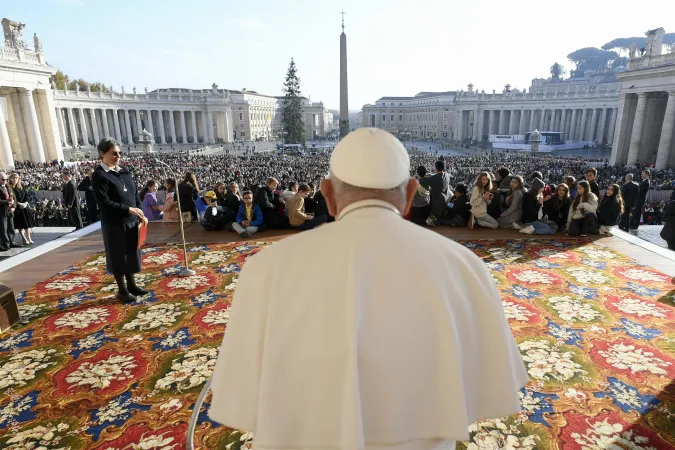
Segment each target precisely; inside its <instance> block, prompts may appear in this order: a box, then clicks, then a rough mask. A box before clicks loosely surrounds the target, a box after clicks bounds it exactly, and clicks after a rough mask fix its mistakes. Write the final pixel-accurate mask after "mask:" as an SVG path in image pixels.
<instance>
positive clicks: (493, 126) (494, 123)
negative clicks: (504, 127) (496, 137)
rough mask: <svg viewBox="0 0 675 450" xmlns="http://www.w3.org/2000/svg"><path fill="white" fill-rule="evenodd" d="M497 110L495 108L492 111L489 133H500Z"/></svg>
mask: <svg viewBox="0 0 675 450" xmlns="http://www.w3.org/2000/svg"><path fill="white" fill-rule="evenodd" d="M498 112H499V111H497V110H496V109H493V110H492V111H490V126H489V127H488V134H499V121H498V120H497V113H498Z"/></svg>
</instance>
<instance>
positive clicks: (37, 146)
mask: <svg viewBox="0 0 675 450" xmlns="http://www.w3.org/2000/svg"><path fill="white" fill-rule="evenodd" d="M21 96H22V97H23V108H24V114H25V118H24V123H25V126H26V134H27V135H28V142H29V146H30V155H31V159H32V160H33V162H45V161H46V159H45V151H44V148H43V147H42V137H41V136H40V123H39V122H38V118H37V112H36V111H35V102H34V101H33V91H29V90H26V91H25V92H22V93H21ZM75 139H76V142H77V135H75Z"/></svg>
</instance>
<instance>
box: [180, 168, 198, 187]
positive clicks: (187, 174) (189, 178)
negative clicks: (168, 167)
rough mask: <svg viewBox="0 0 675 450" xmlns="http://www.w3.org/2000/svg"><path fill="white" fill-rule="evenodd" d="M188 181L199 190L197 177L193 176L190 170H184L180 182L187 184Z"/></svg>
mask: <svg viewBox="0 0 675 450" xmlns="http://www.w3.org/2000/svg"><path fill="white" fill-rule="evenodd" d="M187 183H190V184H191V185H192V186H194V188H195V189H196V190H197V191H199V185H198V184H197V177H195V174H194V173H192V172H185V178H183V181H181V182H180V184H187Z"/></svg>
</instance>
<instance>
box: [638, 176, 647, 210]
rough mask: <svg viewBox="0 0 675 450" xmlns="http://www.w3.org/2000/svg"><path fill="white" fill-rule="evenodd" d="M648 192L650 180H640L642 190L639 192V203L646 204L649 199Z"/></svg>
mask: <svg viewBox="0 0 675 450" xmlns="http://www.w3.org/2000/svg"><path fill="white" fill-rule="evenodd" d="M647 192H649V180H648V179H647V180H642V181H640V192H639V193H638V204H640V205H644V204H645V202H646V201H647Z"/></svg>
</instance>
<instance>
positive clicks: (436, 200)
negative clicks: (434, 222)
mask: <svg viewBox="0 0 675 450" xmlns="http://www.w3.org/2000/svg"><path fill="white" fill-rule="evenodd" d="M419 182H420V184H421V185H422V187H424V188H425V189H428V190H429V191H430V192H431V213H432V214H434V215H435V216H436V217H443V216H444V215H445V211H446V209H448V200H449V199H450V197H451V196H452V192H451V191H450V174H448V172H439V173H436V174H434V175H432V176H430V177H424V178H420V180H419Z"/></svg>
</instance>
